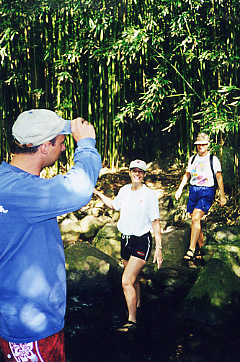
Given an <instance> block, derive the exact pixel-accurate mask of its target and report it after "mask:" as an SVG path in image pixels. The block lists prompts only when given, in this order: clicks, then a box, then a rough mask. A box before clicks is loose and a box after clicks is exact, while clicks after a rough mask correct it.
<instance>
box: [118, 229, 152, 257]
mask: <svg viewBox="0 0 240 362" xmlns="http://www.w3.org/2000/svg"><path fill="white" fill-rule="evenodd" d="M151 250H152V235H151V233H150V231H149V232H148V233H147V234H144V235H141V236H135V235H124V234H122V236H121V257H122V259H124V260H129V259H130V256H131V255H132V256H135V257H136V258H139V259H142V260H145V261H147V260H148V258H149V256H150V254H151Z"/></svg>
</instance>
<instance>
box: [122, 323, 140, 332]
mask: <svg viewBox="0 0 240 362" xmlns="http://www.w3.org/2000/svg"><path fill="white" fill-rule="evenodd" d="M136 328H137V323H136V322H133V321H127V323H126V324H124V325H123V326H122V327H121V328H118V329H117V330H118V331H119V332H130V331H134V330H135V329H136Z"/></svg>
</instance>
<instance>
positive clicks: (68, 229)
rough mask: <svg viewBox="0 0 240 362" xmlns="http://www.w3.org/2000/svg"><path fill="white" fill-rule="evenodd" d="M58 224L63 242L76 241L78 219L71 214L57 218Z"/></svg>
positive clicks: (70, 242)
mask: <svg viewBox="0 0 240 362" xmlns="http://www.w3.org/2000/svg"><path fill="white" fill-rule="evenodd" d="M58 225H59V229H60V232H61V236H62V240H63V243H64V244H74V243H76V242H77V241H78V239H79V236H80V233H81V228H80V225H79V220H78V219H77V218H76V217H75V216H74V215H73V214H70V215H67V216H66V217H64V218H59V219H58Z"/></svg>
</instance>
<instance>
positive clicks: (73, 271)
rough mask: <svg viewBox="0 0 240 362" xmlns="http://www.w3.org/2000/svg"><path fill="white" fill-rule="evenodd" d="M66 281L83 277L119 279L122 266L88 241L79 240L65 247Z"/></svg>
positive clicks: (77, 280)
mask: <svg viewBox="0 0 240 362" xmlns="http://www.w3.org/2000/svg"><path fill="white" fill-rule="evenodd" d="M65 258H66V271H67V281H68V283H70V282H71V283H73V282H75V283H79V282H81V281H82V280H83V279H91V280H92V279H94V280H95V281H96V280H105V279H108V278H110V279H111V280H114V278H117V279H119V278H120V277H121V273H122V268H121V267H120V266H119V265H118V263H117V262H116V261H115V260H113V259H112V258H111V257H109V256H108V255H106V254H105V253H103V252H101V251H100V250H98V249H96V248H95V247H93V246H92V245H90V244H89V243H84V242H79V243H76V244H74V245H71V246H69V247H68V248H67V249H65Z"/></svg>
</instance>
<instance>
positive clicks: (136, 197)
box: [113, 184, 160, 236]
mask: <svg viewBox="0 0 240 362" xmlns="http://www.w3.org/2000/svg"><path fill="white" fill-rule="evenodd" d="M131 188H132V185H131V184H129V185H125V186H123V187H122V188H121V189H120V190H119V193H118V195H117V196H116V197H115V199H114V200H113V207H114V209H115V210H117V211H119V210H120V219H119V220H118V224H117V227H118V230H119V231H120V232H121V233H122V234H125V235H135V236H141V235H143V234H146V233H147V232H149V231H150V230H151V228H152V224H151V222H152V221H154V220H155V219H159V218H160V215H159V206H158V197H157V194H156V193H155V191H153V190H151V189H149V188H148V187H147V186H146V185H144V184H143V186H142V187H141V188H140V189H139V190H137V191H132V189H131Z"/></svg>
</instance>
